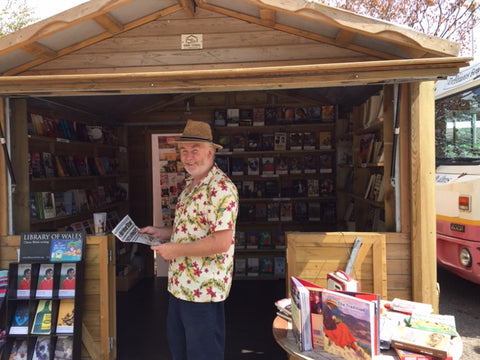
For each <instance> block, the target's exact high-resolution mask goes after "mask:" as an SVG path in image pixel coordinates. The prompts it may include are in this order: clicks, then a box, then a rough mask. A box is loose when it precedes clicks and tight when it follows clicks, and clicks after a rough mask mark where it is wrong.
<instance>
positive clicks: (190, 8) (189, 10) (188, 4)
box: [177, 0, 195, 18]
mask: <svg viewBox="0 0 480 360" xmlns="http://www.w3.org/2000/svg"><path fill="white" fill-rule="evenodd" d="M177 1H178V3H179V4H180V6H181V7H182V8H183V11H185V15H187V17H189V18H193V17H194V16H195V3H194V2H193V1H192V0H177Z"/></svg>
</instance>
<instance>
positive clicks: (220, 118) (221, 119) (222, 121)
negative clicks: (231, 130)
mask: <svg viewBox="0 0 480 360" xmlns="http://www.w3.org/2000/svg"><path fill="white" fill-rule="evenodd" d="M213 124H214V125H215V126H225V125H227V111H226V110H225V109H215V110H214V111H213Z"/></svg>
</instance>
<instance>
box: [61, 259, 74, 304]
mask: <svg viewBox="0 0 480 360" xmlns="http://www.w3.org/2000/svg"><path fill="white" fill-rule="evenodd" d="M76 269H77V266H76V263H62V267H61V269H60V277H59V281H58V297H74V296H75V282H76Z"/></svg>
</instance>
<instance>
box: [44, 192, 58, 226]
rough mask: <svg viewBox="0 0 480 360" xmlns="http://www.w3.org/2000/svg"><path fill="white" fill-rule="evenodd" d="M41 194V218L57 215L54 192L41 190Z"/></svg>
mask: <svg viewBox="0 0 480 360" xmlns="http://www.w3.org/2000/svg"><path fill="white" fill-rule="evenodd" d="M41 194H42V204H41V207H42V213H43V219H52V218H54V217H55V216H56V215H57V213H56V211H55V193H54V192H53V191H42V192H41Z"/></svg>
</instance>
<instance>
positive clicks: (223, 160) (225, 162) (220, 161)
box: [215, 156, 230, 175]
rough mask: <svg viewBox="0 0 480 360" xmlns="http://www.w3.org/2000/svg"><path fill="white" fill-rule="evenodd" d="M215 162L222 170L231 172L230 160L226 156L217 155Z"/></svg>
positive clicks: (227, 172) (226, 172)
mask: <svg viewBox="0 0 480 360" xmlns="http://www.w3.org/2000/svg"><path fill="white" fill-rule="evenodd" d="M215 162H216V163H217V166H218V167H219V169H220V170H222V171H223V172H224V173H225V174H227V175H228V174H230V166H229V165H230V162H229V158H228V157H226V156H217V157H215Z"/></svg>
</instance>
